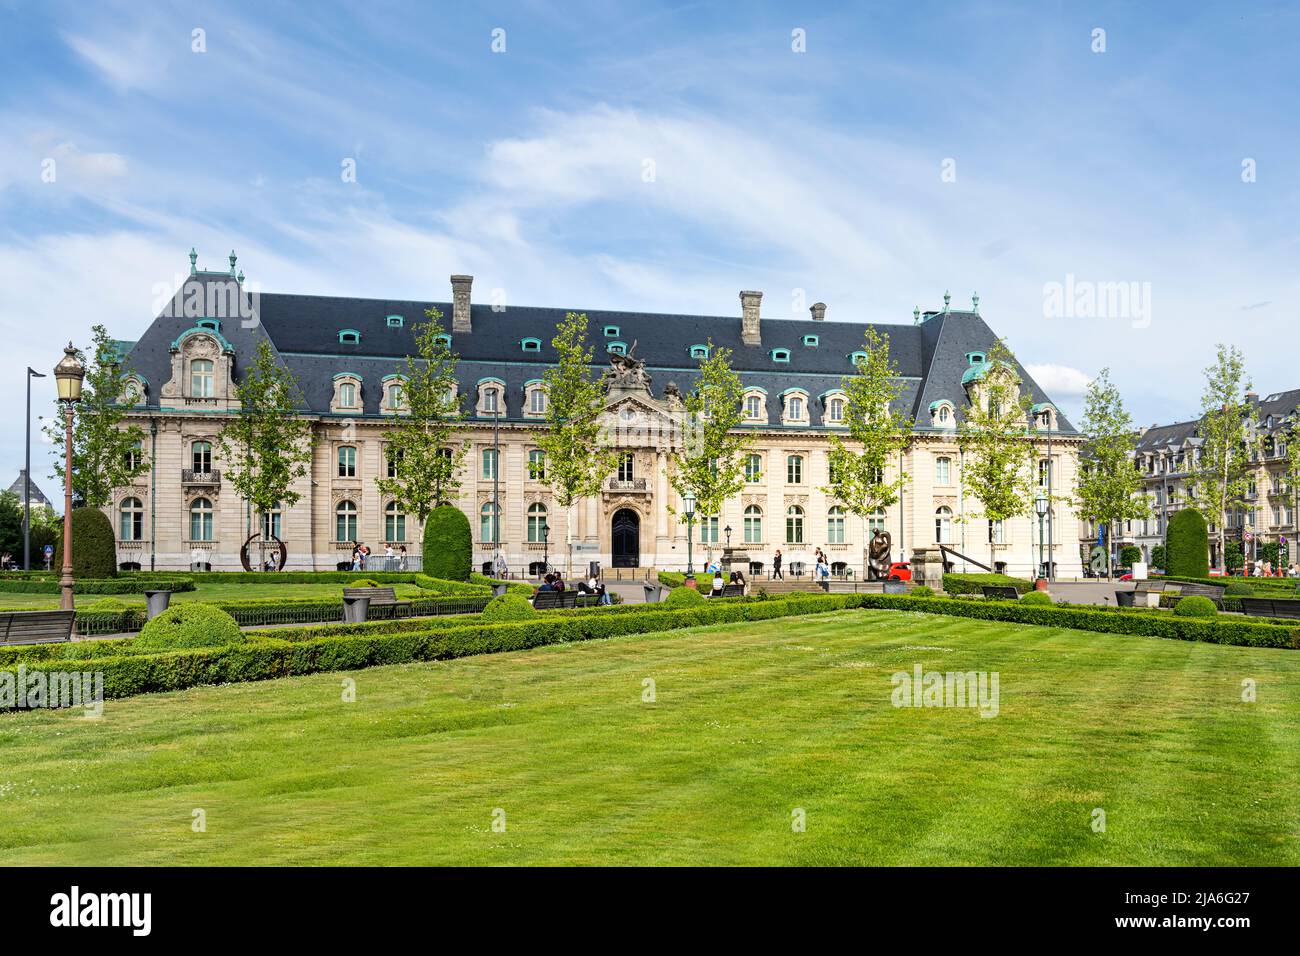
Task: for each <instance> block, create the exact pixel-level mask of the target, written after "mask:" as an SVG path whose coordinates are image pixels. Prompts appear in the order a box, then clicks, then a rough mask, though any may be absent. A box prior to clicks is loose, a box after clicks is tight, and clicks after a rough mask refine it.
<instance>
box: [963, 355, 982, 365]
mask: <svg viewBox="0 0 1300 956" xmlns="http://www.w3.org/2000/svg"><path fill="white" fill-rule="evenodd" d="M983 361H984V353H983V352H967V353H966V364H967V365H979V364H980V363H981V362H983Z"/></svg>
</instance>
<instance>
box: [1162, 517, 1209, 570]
mask: <svg viewBox="0 0 1300 956" xmlns="http://www.w3.org/2000/svg"><path fill="white" fill-rule="evenodd" d="M1168 527H1169V534H1168V538H1169V544H1168V545H1167V548H1166V550H1167V552H1168V558H1169V566H1168V567H1167V568H1165V574H1167V575H1168V576H1169V577H1171V578H1175V577H1194V578H1204V577H1208V576H1209V573H1210V539H1209V534H1208V532H1207V531H1206V530H1205V518H1204V516H1203V515H1202V514H1201V513H1200V512H1199V511H1197V510H1196V509H1194V508H1184V509H1183V510H1182V511H1179V512H1177V513H1176V514H1175V515H1174V516H1173V517H1172V518H1170V519H1169V526H1168Z"/></svg>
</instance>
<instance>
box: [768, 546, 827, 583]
mask: <svg viewBox="0 0 1300 956" xmlns="http://www.w3.org/2000/svg"><path fill="white" fill-rule="evenodd" d="M816 552H817V553H816V558H815V563H814V566H813V576H814V577H815V578H816V579H817V580H818V581H826V580H829V579H830V576H831V561H830V558H828V557H826V552H825V551H823V550H822V549H821V548H817V549H816ZM783 560H784V558H783V556H782V555H781V549H780V548H777V549H776V552H775V553H774V554H773V555H772V579H773V580H774V581H775V580H781V581H784V580H785V572H784V570H783V569H782V567H781V563H782V561H783Z"/></svg>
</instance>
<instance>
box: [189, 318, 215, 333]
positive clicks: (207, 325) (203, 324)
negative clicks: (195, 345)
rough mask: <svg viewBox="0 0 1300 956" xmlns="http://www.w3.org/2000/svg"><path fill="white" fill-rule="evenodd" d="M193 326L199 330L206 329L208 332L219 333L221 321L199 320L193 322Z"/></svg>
mask: <svg viewBox="0 0 1300 956" xmlns="http://www.w3.org/2000/svg"><path fill="white" fill-rule="evenodd" d="M194 324H195V325H196V326H198V327H199V328H201V329H207V330H209V331H211V332H220V331H221V320H220V319H199V320H198V321H197V322H195V323H194Z"/></svg>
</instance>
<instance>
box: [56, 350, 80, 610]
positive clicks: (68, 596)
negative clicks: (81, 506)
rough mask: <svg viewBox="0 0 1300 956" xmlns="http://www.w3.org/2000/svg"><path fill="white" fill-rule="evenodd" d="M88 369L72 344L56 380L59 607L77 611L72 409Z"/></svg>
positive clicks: (64, 356)
mask: <svg viewBox="0 0 1300 956" xmlns="http://www.w3.org/2000/svg"><path fill="white" fill-rule="evenodd" d="M85 377H86V369H85V366H83V365H82V364H81V360H80V359H79V358H77V350H76V349H75V348H74V347H73V345H72V343H71V342H69V343H68V347H67V348H65V349H64V350H63V358H61V359H60V360H59V364H58V365H56V366H54V380H55V382H57V383H58V387H59V401H61V402H62V403H63V423H64V470H63V574H62V576H61V577H60V578H59V607H61V608H62V609H63V610H65V611H71V610H73V603H72V584H73V581H72V406H73V405H75V404H76V403H77V402H79V401H81V382H82V380H83V379H84V378H85Z"/></svg>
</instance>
